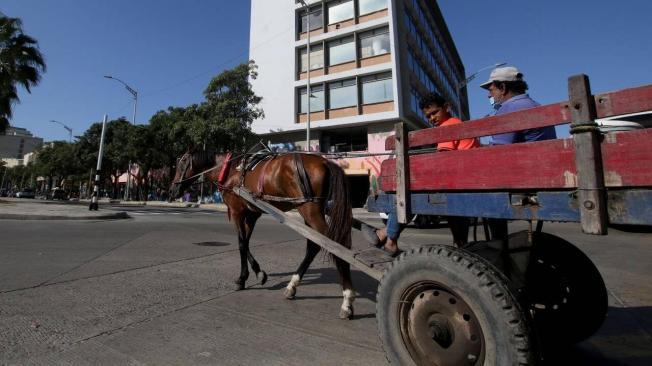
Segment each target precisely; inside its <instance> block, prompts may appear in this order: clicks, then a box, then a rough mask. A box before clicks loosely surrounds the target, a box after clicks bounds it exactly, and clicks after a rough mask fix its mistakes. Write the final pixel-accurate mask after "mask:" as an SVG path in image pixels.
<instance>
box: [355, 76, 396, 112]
mask: <svg viewBox="0 0 652 366" xmlns="http://www.w3.org/2000/svg"><path fill="white" fill-rule="evenodd" d="M393 89H394V88H393V85H392V73H391V72H386V73H382V74H376V75H369V76H365V77H363V78H362V103H363V104H371V103H381V102H389V101H392V100H394V94H393Z"/></svg>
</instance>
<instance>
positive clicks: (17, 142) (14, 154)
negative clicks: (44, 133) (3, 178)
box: [0, 127, 43, 167]
mask: <svg viewBox="0 0 652 366" xmlns="http://www.w3.org/2000/svg"><path fill="white" fill-rule="evenodd" d="M41 145H43V139H42V138H40V137H34V136H32V133H31V132H29V131H28V130H26V129H24V128H20V127H9V128H8V129H7V131H6V134H5V135H0V159H2V160H3V161H4V162H6V163H7V166H9V167H12V166H16V165H23V164H24V161H23V159H24V157H25V155H26V154H29V153H31V152H33V151H34V150H36V149H37V148H39V147H40V146H41Z"/></svg>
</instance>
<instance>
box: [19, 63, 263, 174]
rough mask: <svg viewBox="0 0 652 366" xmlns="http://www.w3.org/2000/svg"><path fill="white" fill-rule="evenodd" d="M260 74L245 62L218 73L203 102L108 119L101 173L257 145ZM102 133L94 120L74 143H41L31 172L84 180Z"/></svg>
mask: <svg viewBox="0 0 652 366" xmlns="http://www.w3.org/2000/svg"><path fill="white" fill-rule="evenodd" d="M256 76H257V72H256V66H255V64H254V63H253V62H249V63H244V64H241V65H239V66H237V67H235V68H234V69H231V70H226V71H224V72H222V73H221V74H219V75H218V76H216V77H214V78H213V79H212V80H211V81H210V83H209V85H208V87H207V88H206V90H205V91H204V96H205V101H203V102H202V103H200V104H193V105H190V106H187V107H169V108H168V109H167V110H164V111H159V112H157V113H156V114H154V115H153V116H152V117H151V119H150V121H149V124H147V125H138V126H134V125H132V124H131V123H129V121H127V120H126V119H125V118H124V117H122V118H119V119H116V120H112V121H109V122H107V126H106V132H105V136H104V155H103V159H102V172H100V175H101V176H102V177H104V178H107V177H110V176H111V175H113V174H115V173H116V171H118V172H124V171H126V168H127V165H128V163H129V162H130V161H131V162H132V163H136V164H138V166H139V167H140V169H141V176H142V177H147V173H148V172H149V171H150V170H152V169H159V168H169V169H174V165H175V164H176V159H177V158H179V157H180V156H181V155H182V154H183V153H184V152H186V151H188V150H189V149H201V150H203V149H206V150H214V151H226V150H240V151H242V150H244V149H246V147H248V146H251V145H253V143H255V142H256V141H257V138H256V136H255V135H254V134H253V133H252V132H251V123H252V122H253V121H254V120H255V119H257V118H260V117H262V116H263V111H262V110H261V109H260V108H258V107H257V105H258V103H259V102H260V100H261V98H260V97H258V96H256V95H255V94H254V92H253V90H252V88H251V84H250V82H249V81H250V80H251V79H255V78H256ZM101 134H102V123H99V122H96V123H93V124H92V125H91V126H90V127H89V128H88V130H86V131H85V132H84V134H83V135H81V136H78V138H77V141H76V142H75V143H72V144H71V143H66V142H55V143H53V144H51V145H50V144H49V145H47V146H44V147H42V148H41V149H40V150H39V151H38V153H37V158H36V163H35V164H34V165H33V166H30V167H29V169H31V170H30V174H32V175H37V176H43V177H59V178H67V177H71V178H72V180H73V181H74V180H75V179H76V180H77V181H85V179H88V173H89V170H90V169H92V168H95V166H96V164H97V155H98V151H99V146H100V137H101ZM163 183H164V184H165V183H166V182H163Z"/></svg>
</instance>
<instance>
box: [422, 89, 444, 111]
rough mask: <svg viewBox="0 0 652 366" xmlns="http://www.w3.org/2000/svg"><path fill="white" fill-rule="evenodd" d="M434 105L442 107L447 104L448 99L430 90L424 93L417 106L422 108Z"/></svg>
mask: <svg viewBox="0 0 652 366" xmlns="http://www.w3.org/2000/svg"><path fill="white" fill-rule="evenodd" d="M433 104H434V105H436V106H438V107H443V106H445V105H446V104H448V101H446V99H444V97H442V96H441V95H439V94H437V93H435V92H432V93H428V94H426V95H424V96H423V97H422V98H421V100H420V101H419V108H421V109H424V108H426V107H428V106H430V105H433Z"/></svg>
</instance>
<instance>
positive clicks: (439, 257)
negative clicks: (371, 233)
mask: <svg viewBox="0 0 652 366" xmlns="http://www.w3.org/2000/svg"><path fill="white" fill-rule="evenodd" d="M420 281H435V282H437V283H440V284H442V285H443V286H445V287H448V288H450V289H451V290H453V291H455V292H456V293H457V295H458V296H460V297H461V298H462V299H463V300H464V301H465V302H466V303H467V304H468V305H469V306H470V307H471V308H472V309H473V311H474V314H475V316H476V317H477V319H478V322H479V324H480V326H481V328H482V333H483V337H484V339H483V341H484V345H485V347H484V349H485V350H484V364H485V365H501V366H507V365H519V366H522V365H533V364H536V361H537V360H538V352H537V351H536V349H535V347H534V345H535V344H537V343H536V342H535V341H534V340H533V339H532V338H533V337H535V335H534V333H533V332H530V329H531V328H530V320H529V317H528V316H527V314H526V313H524V312H523V310H522V309H521V307H520V305H519V303H518V302H517V301H516V299H515V296H514V294H513V293H512V291H511V290H510V289H509V285H508V283H509V282H508V280H507V279H506V278H505V277H504V276H503V275H502V274H501V273H500V272H499V271H498V270H497V269H496V268H494V267H493V266H492V265H491V264H489V263H488V262H486V261H485V260H484V259H482V258H481V257H479V256H477V255H474V254H472V253H469V252H466V251H464V250H460V249H457V248H454V247H450V246H444V245H435V246H431V247H427V248H419V249H417V250H411V251H409V252H405V253H403V254H401V255H400V256H399V257H398V258H397V259H396V260H394V261H393V262H392V263H391V265H390V267H389V268H388V269H387V271H386V272H385V273H384V275H383V277H382V279H381V281H380V285H379V287H378V294H377V297H376V318H377V323H378V333H379V337H380V340H381V343H382V346H383V349H384V350H385V355H386V357H387V360H388V361H389V362H390V363H392V364H395V365H414V364H415V363H414V361H413V359H412V357H411V356H410V354H409V351H408V350H407V348H406V347H405V345H404V343H403V340H402V337H401V332H400V331H399V324H400V322H399V314H398V313H399V299H400V298H401V295H402V293H403V292H404V291H405V290H406V289H408V288H409V287H410V286H411V285H412V284H415V283H418V282H420ZM487 345H493V346H487ZM439 366H449V365H439Z"/></svg>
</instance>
